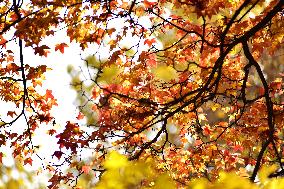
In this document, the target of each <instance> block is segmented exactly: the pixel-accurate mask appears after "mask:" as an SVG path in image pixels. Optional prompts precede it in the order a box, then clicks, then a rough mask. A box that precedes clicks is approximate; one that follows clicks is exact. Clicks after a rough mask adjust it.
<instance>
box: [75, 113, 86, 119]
mask: <svg viewBox="0 0 284 189" xmlns="http://www.w3.org/2000/svg"><path fill="white" fill-rule="evenodd" d="M84 117H85V116H84V114H82V113H81V112H79V114H78V116H77V117H76V119H78V120H82V119H84Z"/></svg>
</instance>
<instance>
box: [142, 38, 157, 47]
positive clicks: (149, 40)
mask: <svg viewBox="0 0 284 189" xmlns="http://www.w3.org/2000/svg"><path fill="white" fill-rule="evenodd" d="M155 42H156V39H155V38H153V39H146V40H145V41H144V45H146V44H147V45H148V46H149V47H150V46H152V44H153V43H155Z"/></svg>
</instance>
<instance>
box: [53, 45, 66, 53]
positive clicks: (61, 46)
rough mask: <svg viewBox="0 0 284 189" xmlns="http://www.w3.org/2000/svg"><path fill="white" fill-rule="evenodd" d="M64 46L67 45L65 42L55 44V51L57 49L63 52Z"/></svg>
mask: <svg viewBox="0 0 284 189" xmlns="http://www.w3.org/2000/svg"><path fill="white" fill-rule="evenodd" d="M65 47H68V45H67V44H66V43H60V44H57V45H55V51H58V50H59V51H60V52H61V53H62V54H63V53H64V48H65Z"/></svg>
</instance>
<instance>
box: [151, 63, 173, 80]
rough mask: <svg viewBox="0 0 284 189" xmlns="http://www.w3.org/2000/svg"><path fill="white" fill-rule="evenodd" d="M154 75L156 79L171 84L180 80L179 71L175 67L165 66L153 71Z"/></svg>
mask: <svg viewBox="0 0 284 189" xmlns="http://www.w3.org/2000/svg"><path fill="white" fill-rule="evenodd" d="M152 73H153V74H154V76H155V78H157V79H159V80H161V81H164V82H169V81H171V80H174V79H177V78H178V73H177V71H176V70H175V69H174V68H173V67H170V66H165V65H161V66H158V67H157V68H154V69H152Z"/></svg>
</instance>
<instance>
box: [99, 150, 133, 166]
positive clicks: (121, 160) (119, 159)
mask: <svg viewBox="0 0 284 189" xmlns="http://www.w3.org/2000/svg"><path fill="white" fill-rule="evenodd" d="M127 163H128V160H127V158H126V157H125V156H123V155H121V154H119V153H118V152H115V151H112V152H110V153H109V155H108V157H107V158H106V161H105V163H104V167H105V168H106V169H119V168H123V167H125V166H127Z"/></svg>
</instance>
